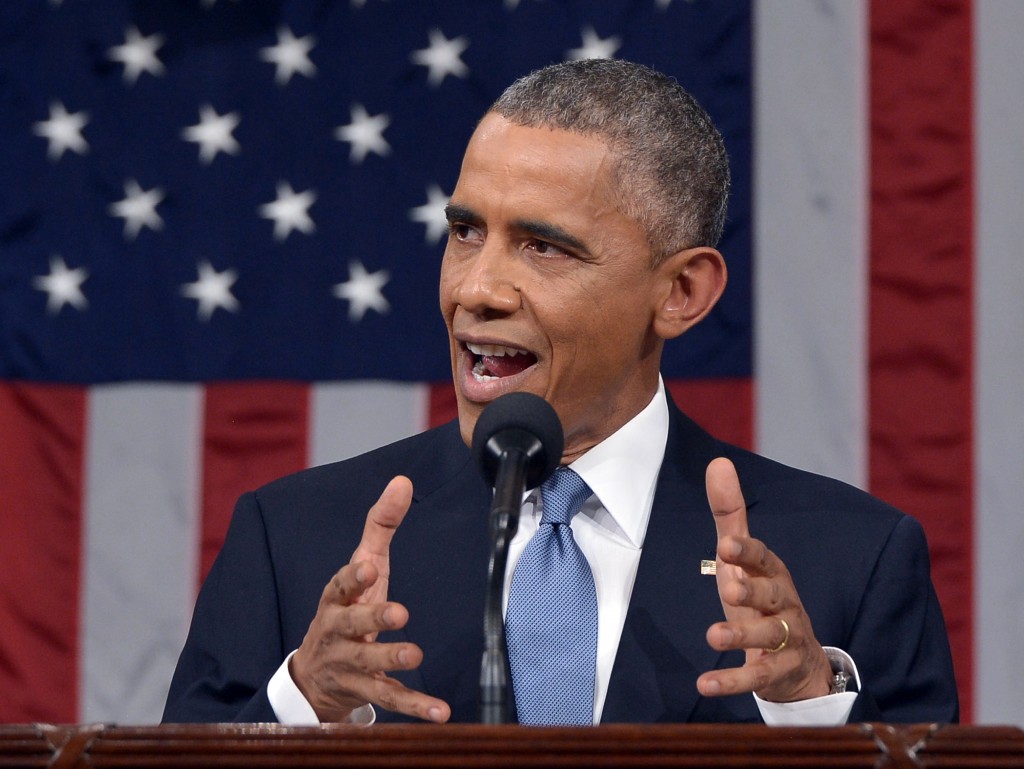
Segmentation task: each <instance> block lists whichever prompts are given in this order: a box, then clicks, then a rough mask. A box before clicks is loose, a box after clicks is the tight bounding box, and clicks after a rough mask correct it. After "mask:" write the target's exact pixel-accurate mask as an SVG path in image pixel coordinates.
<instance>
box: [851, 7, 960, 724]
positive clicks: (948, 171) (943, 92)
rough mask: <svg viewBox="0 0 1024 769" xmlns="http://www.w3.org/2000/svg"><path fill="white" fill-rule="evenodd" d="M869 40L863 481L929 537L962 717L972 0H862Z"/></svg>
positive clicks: (934, 573) (934, 574)
mask: <svg viewBox="0 0 1024 769" xmlns="http://www.w3.org/2000/svg"><path fill="white" fill-rule="evenodd" d="M870 38H871V39H870V42H871V45H870V50H871V54H870V82H871V87H870V100H869V103H870V115H871V133H870V136H871V203H870V218H871V225H870V244H871V246H870V247H871V253H870V268H869V269H870V277H869V291H870V321H869V359H870V374H869V397H870V420H869V421H870V461H869V473H870V488H871V491H872V492H873V493H875V494H877V495H878V496H880V497H882V498H884V499H886V500H888V501H890V502H892V503H893V504H895V505H896V506H898V507H900V508H902V509H903V510H906V511H907V512H909V513H911V514H913V515H914V516H915V517H917V518H918V519H919V520H920V521H921V522H922V523H923V524H924V526H925V529H926V530H927V532H928V537H929V541H930V543H931V551H932V567H933V578H934V580H935V583H936V588H937V590H938V592H939V597H940V599H941V601H942V606H943V611H944V612H945V616H946V623H947V625H948V627H949V633H950V642H951V644H952V647H953V659H954V664H955V665H956V672H957V679H958V683H959V689H960V702H961V716H962V718H963V719H964V720H965V721H970V720H971V717H972V715H971V714H972V712H973V703H972V688H973V687H972V639H971V618H972V590H973V582H972V564H971V559H970V556H971V550H972V545H971V542H972V536H971V533H972V520H971V518H972V499H973V497H972V493H973V492H972V487H973V476H972V424H971V417H972V402H971V401H972V393H971V386H972V378H971V366H972V349H971V347H972V346H971V336H972V289H973V285H972V275H973V269H972V250H973V237H972V235H973V234H972V216H971V206H972V171H973V169H972V131H971V100H972V99H971V97H972V87H971V78H972V45H971V3H970V2H969V0H930V1H925V0H873V2H872V3H871V20H870Z"/></svg>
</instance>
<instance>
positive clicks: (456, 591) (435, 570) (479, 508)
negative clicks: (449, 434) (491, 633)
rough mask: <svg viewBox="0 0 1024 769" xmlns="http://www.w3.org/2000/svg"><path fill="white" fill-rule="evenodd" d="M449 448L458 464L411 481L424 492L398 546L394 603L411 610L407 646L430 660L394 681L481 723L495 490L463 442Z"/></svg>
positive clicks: (457, 718)
mask: <svg viewBox="0 0 1024 769" xmlns="http://www.w3.org/2000/svg"><path fill="white" fill-rule="evenodd" d="M446 448H447V449H448V450H449V451H451V452H454V453H455V455H456V456H458V457H460V462H458V463H455V465H453V466H449V467H447V468H445V470H444V471H442V472H434V470H435V468H432V469H431V472H430V473H428V474H424V476H425V477H424V478H423V480H422V482H420V483H417V481H416V479H415V478H414V479H413V485H414V489H422V490H423V491H422V493H420V492H417V494H416V496H415V498H414V500H413V505H412V507H411V508H410V510H409V513H408V515H407V516H406V519H405V521H404V522H403V523H402V526H401V528H400V529H399V531H398V532H397V533H396V535H395V539H394V542H393V543H392V559H391V560H392V584H393V585H395V586H396V588H395V590H393V591H392V594H391V598H392V600H395V601H398V602H400V603H402V604H403V605H405V606H406V608H408V610H409V623H408V625H407V626H406V628H405V632H404V633H403V634H402V635H403V636H404V640H409V641H411V642H413V643H416V644H418V645H419V646H420V647H421V648H422V649H423V653H424V659H423V663H422V665H421V666H420V667H419V669H418V670H416V671H410V672H409V673H405V674H400V675H396V677H397V678H400V679H401V680H402V681H403V682H405V683H406V685H407V686H410V687H412V688H416V689H419V690H421V691H425V692H427V693H429V694H431V695H433V696H436V697H440V698H441V699H444V700H445V701H446V702H448V704H449V705H451V707H452V719H453V720H454V721H475V720H476V719H477V692H478V687H479V675H480V658H481V653H482V651H483V616H484V596H485V591H486V582H487V561H488V557H489V552H490V544H489V534H488V511H489V509H490V500H491V491H490V489H488V488H487V487H486V484H484V482H483V481H482V480H481V477H480V473H479V472H478V471H477V468H476V467H475V465H474V464H473V462H472V461H471V459H470V456H469V451H468V449H466V447H465V446H464V445H462V443H461V440H459V442H458V445H457V446H452V447H446ZM440 451H441V453H442V454H444V453H447V452H446V451H444V450H440ZM398 586H400V587H398Z"/></svg>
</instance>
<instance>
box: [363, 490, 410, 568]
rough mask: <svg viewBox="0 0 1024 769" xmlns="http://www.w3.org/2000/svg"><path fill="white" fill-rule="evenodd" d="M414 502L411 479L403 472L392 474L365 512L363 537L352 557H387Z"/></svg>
mask: <svg viewBox="0 0 1024 769" xmlns="http://www.w3.org/2000/svg"><path fill="white" fill-rule="evenodd" d="M411 503H412V481H410V480H409V479H408V478H406V477H405V476H402V475H397V476H395V477H394V478H392V479H391V482H390V483H388V485H387V486H386V487H385V488H384V491H383V492H382V493H381V495H380V498H379V499H378V500H377V502H376V503H375V504H374V506H373V507H371V508H370V512H369V513H367V515H366V525H365V526H364V527H363V538H362V539H361V540H360V542H359V547H358V548H356V555H355V556H353V559H352V560H353V561H355V560H357V558H356V556H361V557H362V558H367V557H377V558H387V557H388V551H389V548H390V547H391V540H392V538H393V537H394V536H395V531H396V530H397V529H398V527H399V525H400V524H401V523H402V521H403V520H404V519H405V514H406V513H407V512H408V511H409V505H410V504H411Z"/></svg>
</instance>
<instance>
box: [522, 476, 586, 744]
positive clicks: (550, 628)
mask: <svg viewBox="0 0 1024 769" xmlns="http://www.w3.org/2000/svg"><path fill="white" fill-rule="evenodd" d="M540 493H541V498H542V500H543V515H542V516H541V520H540V527H539V528H538V529H537V533H536V534H534V535H533V537H532V538H531V539H530V541H529V542H528V543H527V545H526V549H525V550H523V554H522V555H521V556H520V557H519V561H518V563H517V564H516V568H515V572H514V573H513V575H512V586H511V588H510V589H509V598H508V611H507V612H506V616H505V632H506V636H507V639H508V656H509V666H510V667H511V669H512V687H513V690H514V692H515V697H516V710H517V711H518V713H519V723H521V724H572V725H588V724H592V723H593V722H594V675H595V670H596V666H597V591H596V590H595V588H594V575H593V574H592V573H591V571H590V564H589V563H587V558H586V556H585V555H583V551H582V550H580V548H579V545H577V544H576V540H574V539H573V536H572V529H571V528H569V521H571V520H572V517H573V516H574V515H575V514H576V513H577V512H579V509H580V508H581V507H582V506H583V503H584V502H585V501H586V500H587V498H588V497H589V496H590V493H591V492H590V487H589V486H587V484H586V483H585V482H584V480H583V479H582V478H580V477H579V476H578V475H577V474H576V473H575V472H573V471H572V470H570V469H568V468H563V467H560V468H559V469H557V470H556V471H555V474H554V475H553V476H551V478H549V479H548V480H547V481H545V482H544V484H543V485H542V486H541V488H540Z"/></svg>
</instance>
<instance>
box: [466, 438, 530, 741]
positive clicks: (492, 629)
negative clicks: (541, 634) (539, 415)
mask: <svg viewBox="0 0 1024 769" xmlns="http://www.w3.org/2000/svg"><path fill="white" fill-rule="evenodd" d="M538 444H539V442H538ZM530 453H532V452H530ZM528 461H529V456H528V450H527V451H524V450H523V449H522V448H520V447H514V448H509V449H505V450H503V451H502V452H501V458H500V460H499V462H498V473H497V477H496V478H495V483H494V501H493V502H492V503H491V519H490V520H491V527H490V528H491V560H490V563H489V564H488V566H487V596H486V599H485V604H484V653H483V659H482V660H481V663H480V723H483V724H505V723H508V721H509V687H508V682H509V678H510V677H511V675H510V673H509V667H508V650H507V647H506V646H505V623H504V621H503V619H502V616H501V601H502V596H503V594H504V587H505V568H506V566H507V564H508V547H509V543H511V542H512V538H513V537H514V536H515V534H516V529H518V528H519V509H520V507H522V504H523V492H524V491H525V490H526V469H527V463H528Z"/></svg>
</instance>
